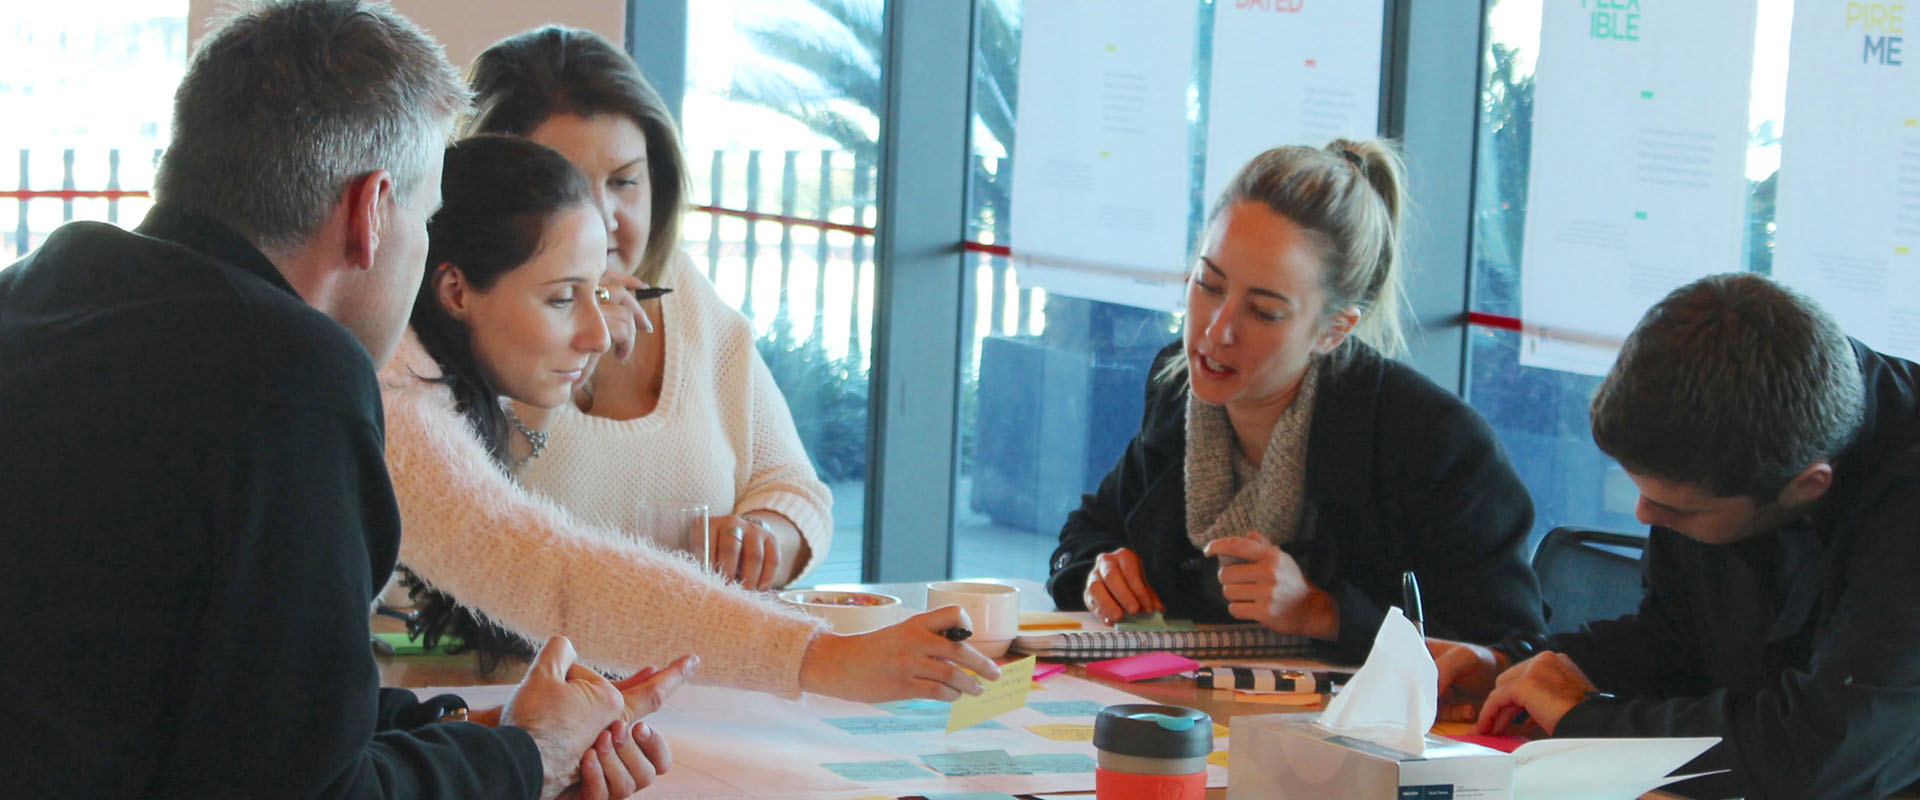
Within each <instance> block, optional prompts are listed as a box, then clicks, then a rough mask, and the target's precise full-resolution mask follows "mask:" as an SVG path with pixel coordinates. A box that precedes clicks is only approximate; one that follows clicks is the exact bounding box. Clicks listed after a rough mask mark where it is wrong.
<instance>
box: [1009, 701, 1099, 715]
mask: <svg viewBox="0 0 1920 800" xmlns="http://www.w3.org/2000/svg"><path fill="white" fill-rule="evenodd" d="M1027 707H1028V708H1031V709H1033V710H1035V711H1038V712H1040V713H1042V714H1045V715H1047V716H1049V717H1097V716H1100V709H1101V708H1102V706H1101V705H1100V704H1099V703H1096V702H1093V701H1092V700H1034V701H1031V702H1029V703H1027Z"/></svg>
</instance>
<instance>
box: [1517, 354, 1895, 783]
mask: <svg viewBox="0 0 1920 800" xmlns="http://www.w3.org/2000/svg"><path fill="white" fill-rule="evenodd" d="M1854 349H1855V352H1856V354H1857V355H1858V356H1859V360H1860V367H1861V371H1862V372H1863V373H1864V377H1865V380H1866V385H1867V418H1866V423H1865V425H1864V426H1863V428H1862V432H1861V434H1860V435H1859V436H1857V437H1856V439H1855V441H1854V443H1853V444H1852V445H1851V446H1850V447H1849V448H1848V449H1847V450H1846V451H1845V452H1843V453H1842V454H1841V455H1840V456H1839V457H1838V458H1836V459H1835V460H1834V477H1835V481H1834V484H1833V487H1832V488H1831V489H1829V490H1828V493H1827V496H1826V497H1825V498H1823V499H1822V500H1821V502H1820V505H1819V507H1818V508H1817V509H1816V510H1815V511H1814V513H1813V514H1812V515H1811V518H1810V519H1807V520H1803V521H1802V522H1800V523H1798V524H1795V525H1791V526H1789V527H1787V528H1784V529H1782V530H1780V531H1777V532H1774V533H1771V534H1762V535H1760V536H1757V537H1755V538H1752V539H1748V540H1746V541H1743V542H1738V543H1735V544H1730V545H1720V546H1713V545H1706V544H1701V543H1699V542H1695V541H1693V540H1692V539H1688V538H1687V537H1685V536H1683V535H1681V534H1679V533H1677V532H1675V531H1672V530H1669V529H1666V528H1654V529H1653V532H1652V534H1651V536H1650V537H1649V538H1648V541H1647V555H1646V561H1645V564H1644V569H1645V579H1644V580H1645V584H1646V589H1647V592H1646V596H1645V599H1644V600H1642V602H1641V604H1640V610H1639V613H1637V614H1634V615H1630V616H1626V617H1622V618H1621V619H1618V620H1612V621H1606V622H1596V623H1592V624H1590V625H1588V626H1587V627H1586V628H1585V629H1583V630H1582V631H1580V632H1577V633H1565V634H1560V635H1557V636H1554V637H1552V640H1551V643H1550V644H1549V645H1548V646H1550V647H1554V648H1557V649H1559V650H1562V651H1564V652H1566V653H1567V655H1569V656H1571V657H1572V658H1573V660H1574V663H1576V664H1578V665H1580V669H1581V670H1582V671H1583V672H1585V673H1586V674H1587V677H1588V678H1590V679H1592V680H1593V681H1594V683H1595V684H1596V685H1598V686H1599V687H1600V688H1601V689H1603V690H1605V691H1608V692H1612V693H1614V694H1616V695H1619V696H1621V698H1622V699H1621V700H1617V701H1599V700H1589V701H1587V702H1585V703H1581V704H1580V705H1577V706H1574V708H1573V710H1572V711H1569V712H1568V713H1567V715H1566V716H1565V717H1563V718H1562V719H1561V721H1560V726H1559V727H1558V728H1557V729H1555V730H1554V734H1555V735H1557V736H1719V737H1722V744H1720V745H1719V746H1717V747H1715V748H1714V749H1712V750H1709V751H1708V752H1707V753H1706V754H1705V755H1703V756H1701V757H1700V758H1699V759H1696V760H1695V761H1694V763H1692V764H1689V765H1687V766H1686V767H1685V768H1683V769H1682V770H1680V772H1681V773H1682V774H1687V773H1693V772H1702V771H1707V770H1715V769H1729V768H1730V769H1732V770H1733V772H1732V773H1731V774H1728V775H1722V776H1720V777H1717V778H1711V779H1705V780H1701V781H1695V782H1692V783H1691V784H1688V785H1686V786H1684V787H1682V788H1683V789H1684V790H1685V791H1688V792H1693V793H1699V794H1702V795H1703V796H1709V797H1726V796H1731V795H1743V796H1745V797H1748V798H1853V797H1881V796H1884V795H1886V794H1888V793H1889V792H1893V791H1895V790H1898V789H1900V788H1901V787H1904V786H1907V785H1909V784H1913V783H1914V782H1915V781H1920V367H1917V366H1916V365H1915V364H1913V363H1911V362H1907V361H1901V360H1899V359H1894V358H1888V357H1885V356H1882V355H1880V354H1878V353H1875V352H1873V351H1872V350H1869V349H1867V348H1866V346H1864V345H1861V344H1859V343H1858V342H1856V343H1854Z"/></svg>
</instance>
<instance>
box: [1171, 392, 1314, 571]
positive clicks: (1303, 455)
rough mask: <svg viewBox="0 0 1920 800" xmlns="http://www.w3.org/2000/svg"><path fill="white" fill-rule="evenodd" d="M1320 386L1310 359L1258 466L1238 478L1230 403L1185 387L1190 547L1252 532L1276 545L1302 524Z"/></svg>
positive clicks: (1289, 538)
mask: <svg viewBox="0 0 1920 800" xmlns="http://www.w3.org/2000/svg"><path fill="white" fill-rule="evenodd" d="M1319 385H1320V365H1319V362H1318V361H1316V362H1314V363H1313V364H1312V365H1311V366H1309V367H1308V368H1307V375H1306V378H1304V379H1303V380H1302V381H1301V383H1300V393H1299V394H1298V395H1295V396H1294V398H1293V404H1292V405H1290V406H1288V407H1287V410H1286V411H1284V412H1282V413H1281V414H1280V419H1279V421H1277V422H1275V423H1274V426H1273V433H1272V434H1271V435H1269V436H1268V437H1267V449H1266V451H1265V453H1263V454H1262V455H1261V457H1260V468H1259V470H1258V471H1256V472H1254V474H1253V475H1252V477H1251V479H1249V480H1245V481H1244V484H1245V485H1240V484H1241V483H1242V481H1236V480H1235V469H1234V467H1235V464H1234V461H1235V459H1236V458H1237V457H1240V441H1239V439H1238V438H1236V437H1235V436H1234V434H1233V423H1232V422H1231V421H1229V420H1228V419H1227V410H1226V408H1224V407H1222V406H1216V405H1213V404H1211V403H1207V402H1204V401H1202V400H1200V399H1199V398H1196V397H1194V396H1193V393H1192V392H1188V393H1187V463H1186V484H1187V538H1188V539H1189V540H1191V541H1192V542H1193V546H1194V547H1198V548H1202V549H1205V548H1206V546H1207V542H1211V541H1213V540H1215V539H1221V538H1225V537H1229V536H1243V535H1245V534H1247V533H1248V532H1250V531H1259V532H1261V533H1263V534H1266V537H1267V540H1268V541H1270V542H1273V543H1274V544H1275V545H1285V544H1287V543H1288V542H1291V541H1293V539H1294V536H1295V534H1296V533H1298V528H1299V526H1300V508H1301V504H1302V503H1301V500H1302V497H1303V496H1304V493H1305V488H1306V479H1305V476H1306V470H1307V430H1308V429H1309V428H1310V427H1311V425H1312V423H1313V401H1314V396H1315V395H1316V394H1317V393H1318V389H1319Z"/></svg>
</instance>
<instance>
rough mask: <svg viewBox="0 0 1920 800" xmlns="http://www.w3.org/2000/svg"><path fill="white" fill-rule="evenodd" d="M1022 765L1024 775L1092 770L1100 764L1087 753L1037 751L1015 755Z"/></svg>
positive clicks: (1018, 762)
mask: <svg viewBox="0 0 1920 800" xmlns="http://www.w3.org/2000/svg"><path fill="white" fill-rule="evenodd" d="M1013 760H1014V762H1015V763H1017V764H1019V765H1020V774H1022V775H1059V774H1067V773H1076V772H1092V771H1093V770H1094V768H1095V767H1098V766H1099V764H1098V763H1097V762H1095V761H1094V760H1093V756H1090V755H1087V754H1086V753H1035V754H1033V755H1025V756H1014V757H1013Z"/></svg>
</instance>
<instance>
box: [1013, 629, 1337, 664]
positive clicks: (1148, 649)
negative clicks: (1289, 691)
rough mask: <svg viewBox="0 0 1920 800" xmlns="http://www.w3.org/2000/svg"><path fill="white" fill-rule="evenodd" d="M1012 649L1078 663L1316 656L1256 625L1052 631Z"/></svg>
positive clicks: (1308, 647)
mask: <svg viewBox="0 0 1920 800" xmlns="http://www.w3.org/2000/svg"><path fill="white" fill-rule="evenodd" d="M1013 649H1014V650H1018V651H1020V652H1022V653H1027V654H1030V655H1035V656H1040V657H1042V658H1059V659H1066V660H1069V661H1083V660H1093V659H1101V658H1118V657H1121V656H1128V655H1134V654H1136V653H1152V652H1162V651H1164V652H1169V653H1178V654H1180V655H1183V656H1186V657H1188V658H1255V657H1263V656H1304V655H1313V654H1315V653H1316V652H1318V644H1317V643H1316V642H1315V640H1314V639H1313V638H1312V637H1308V636H1299V635H1295V634H1286V633H1275V632H1273V631H1271V630H1268V629H1266V628H1264V627H1261V626H1260V625H1222V626H1211V627H1205V628H1198V629H1195V630H1182V631H1061V632H1052V633H1046V634H1036V635H1027V636H1020V637H1017V638H1015V639H1014V640H1013Z"/></svg>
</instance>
